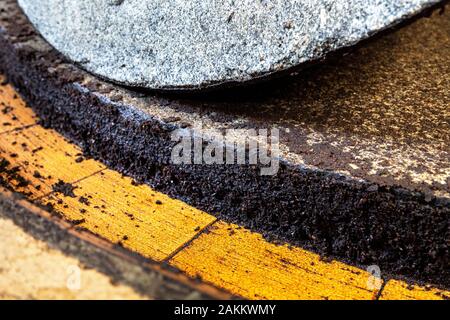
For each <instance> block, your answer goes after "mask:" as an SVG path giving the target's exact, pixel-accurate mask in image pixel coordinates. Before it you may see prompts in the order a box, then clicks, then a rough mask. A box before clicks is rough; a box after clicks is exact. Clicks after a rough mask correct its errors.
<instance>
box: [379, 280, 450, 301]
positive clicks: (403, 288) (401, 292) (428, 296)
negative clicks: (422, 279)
mask: <svg viewBox="0 0 450 320" xmlns="http://www.w3.org/2000/svg"><path fill="white" fill-rule="evenodd" d="M444 299H445V300H449V299H450V292H449V291H445V290H439V289H436V288H433V287H431V286H417V285H410V284H407V283H405V282H403V281H399V280H389V281H388V282H387V283H386V286H385V287H384V290H383V292H382V293H381V296H380V300H444Z"/></svg>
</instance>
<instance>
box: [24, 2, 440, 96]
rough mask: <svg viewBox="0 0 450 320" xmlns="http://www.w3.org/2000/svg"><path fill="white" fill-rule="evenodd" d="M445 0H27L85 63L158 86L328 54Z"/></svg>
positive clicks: (238, 76)
mask: <svg viewBox="0 0 450 320" xmlns="http://www.w3.org/2000/svg"><path fill="white" fill-rule="evenodd" d="M438 2H440V1H439V0H403V1H396V0H369V1H367V0H345V1H335V0H319V1H318V0H289V1H284V0H277V1H265V0H264V1H261V0H245V1H234V0H225V1H218V0H206V1H205V0H195V1H167V0H144V1H143V0H101V1H90V0H78V1H60V0H42V1H35V0H19V4H20V5H21V7H22V8H23V10H24V11H25V13H26V14H27V16H28V17H29V19H30V20H31V21H32V23H33V24H34V25H35V26H36V27H37V29H38V30H39V31H40V32H41V34H42V35H43V36H44V37H45V39H46V40H47V41H49V42H50V43H51V44H52V45H53V46H54V47H55V48H57V49H58V50H60V51H61V52H62V53H64V54H65V55H66V56H67V57H69V58H70V59H71V60H73V61H75V62H77V63H78V64H79V65H81V66H82V67H84V68H85V69H87V70H89V71H91V72H93V73H95V74H97V75H99V76H102V77H104V78H106V79H109V80H113V81H115V82H118V83H122V84H126V85H131V86H139V87H146V88H155V89H194V88H196V89H198V88H203V87H209V86H214V85H224V84H228V85H231V84H236V83H241V82H245V81H249V80H254V79H258V78H261V77H264V76H268V75H272V74H273V73H276V72H279V71H285V70H288V69H291V68H292V67H295V66H299V65H304V64H305V63H307V62H311V61H315V60H319V59H321V58H323V57H324V56H326V55H327V54H328V53H330V52H332V51H335V50H337V49H341V48H345V47H349V46H353V45H355V44H357V43H358V42H360V41H361V40H363V39H366V38H368V37H370V36H371V35H373V34H375V33H377V32H379V31H382V30H384V29H387V28H390V27H392V26H394V25H396V24H398V23H399V22H401V21H403V20H404V19H407V18H410V17H412V16H414V15H415V14H417V13H419V12H421V11H422V10H423V9H425V8H427V7H429V6H431V5H434V4H436V3H438Z"/></svg>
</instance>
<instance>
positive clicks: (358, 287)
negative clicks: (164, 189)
mask: <svg viewBox="0 0 450 320" xmlns="http://www.w3.org/2000/svg"><path fill="white" fill-rule="evenodd" d="M171 264H173V265H174V266H176V267H178V268H180V269H181V270H183V271H185V272H186V273H188V274H189V275H190V276H193V277H201V278H202V279H204V280H206V281H208V282H211V283H214V284H216V285H219V286H221V287H224V288H227V289H228V290H229V291H231V292H232V293H234V294H237V295H241V296H244V297H247V298H251V299H374V298H375V297H376V293H377V292H376V291H371V290H368V289H367V280H368V279H369V274H368V273H367V272H365V271H362V270H360V269H357V268H354V267H351V266H348V265H345V264H343V263H339V262H336V261H332V262H325V261H322V260H321V259H320V257H319V256H318V255H316V254H313V253H311V252H308V251H306V250H303V249H301V248H289V247H288V246H286V245H283V246H277V245H274V244H271V243H268V242H267V241H265V240H264V239H263V238H262V236H261V235H260V234H257V233H251V232H250V231H248V230H245V229H242V228H239V227H238V226H236V225H232V224H227V223H224V222H220V223H217V224H216V225H215V226H214V227H213V228H212V230H211V231H210V232H209V233H207V234H204V235H202V236H200V237H199V238H198V239H197V240H195V241H194V242H193V243H192V245H191V246H189V247H188V248H186V249H185V250H183V251H181V252H180V253H179V254H178V255H176V256H175V257H174V258H173V260H172V261H171Z"/></svg>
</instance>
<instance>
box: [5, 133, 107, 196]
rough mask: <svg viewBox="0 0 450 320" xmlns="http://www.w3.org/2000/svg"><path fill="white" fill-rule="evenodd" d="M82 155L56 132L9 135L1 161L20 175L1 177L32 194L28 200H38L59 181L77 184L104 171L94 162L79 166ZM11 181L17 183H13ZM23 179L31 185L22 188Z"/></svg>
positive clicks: (22, 190)
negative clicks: (79, 158)
mask: <svg viewBox="0 0 450 320" xmlns="http://www.w3.org/2000/svg"><path fill="white" fill-rule="evenodd" d="M80 152H81V150H80V149H79V148H77V147H76V146H74V145H73V144H71V143H69V142H67V141H66V140H65V139H64V138H62V137H61V136H60V135H59V134H57V133H56V132H55V131H53V130H48V129H44V128H42V127H41V126H33V127H31V128H27V129H24V130H21V131H12V132H7V133H4V134H2V135H1V143H0V157H1V158H3V159H6V160H7V161H8V162H10V163H11V164H10V166H9V169H12V168H14V167H18V168H17V174H14V175H12V176H11V175H7V174H6V173H2V176H3V177H4V178H6V179H9V180H10V183H11V184H13V185H15V186H16V190H17V191H20V192H26V193H29V197H30V198H31V199H35V198H37V197H40V196H43V195H46V194H48V193H49V192H51V191H52V186H53V185H54V184H55V183H57V182H58V181H59V180H63V181H64V182H75V181H77V180H79V179H82V178H84V177H86V176H89V175H91V174H94V173H96V172H98V171H99V170H103V169H105V166H104V165H102V164H101V163H100V162H98V161H94V160H86V161H83V162H81V163H78V162H76V159H77V155H79V154H81V153H80ZM12 177H13V178H16V179H13V180H11V178H12ZM18 177H20V178H21V179H20V180H19V179H17V178H18ZM23 179H24V180H26V181H28V184H27V185H26V186H23V182H24V181H23Z"/></svg>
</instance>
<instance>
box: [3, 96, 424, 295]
mask: <svg viewBox="0 0 450 320" xmlns="http://www.w3.org/2000/svg"><path fill="white" fill-rule="evenodd" d="M8 90H9V89H8ZM4 92H5V91H4V90H3V94H2V93H0V97H3V99H6V102H7V103H8V104H11V103H12V100H14V101H16V100H18V99H16V98H15V97H14V93H13V92H9V91H8V93H7V94H5V93H4ZM11 99H12V100H11ZM14 103H15V107H16V110H15V114H16V116H15V117H14V118H10V119H11V121H13V124H12V126H10V127H14V128H21V127H23V126H27V125H29V124H33V123H34V121H35V119H34V118H33V116H32V114H30V113H29V109H28V108H26V107H25V105H24V104H23V102H20V103H19V102H17V101H16V102H14ZM3 116H4V117H8V115H7V114H4V115H3ZM1 119H6V118H1ZM79 153H80V150H79V149H78V148H77V147H76V146H74V145H72V144H70V143H69V142H67V141H66V140H65V139H64V138H63V137H62V136H60V135H59V134H58V133H56V132H55V131H53V130H47V129H44V128H42V127H40V126H39V125H36V126H33V127H30V128H27V129H23V130H21V131H14V130H12V131H11V130H6V131H3V132H2V133H1V136H0V158H4V159H7V160H8V161H9V162H10V165H9V166H8V169H12V168H13V167H18V170H17V175H18V176H20V177H22V178H25V179H27V180H29V181H30V184H28V185H27V186H21V187H20V186H18V183H19V182H18V181H16V180H14V179H13V178H12V177H11V174H10V173H5V172H3V173H0V175H1V177H3V178H4V179H6V180H7V181H8V182H9V184H10V187H13V188H15V190H16V191H21V192H26V193H28V195H29V198H30V199H35V200H36V199H37V201H40V202H41V203H42V204H47V203H50V204H52V205H53V206H54V208H55V209H56V210H57V211H58V212H60V214H61V217H62V218H63V219H64V220H66V221H71V222H73V223H75V224H76V225H78V226H79V227H83V228H86V229H87V230H89V231H91V232H92V233H94V234H96V235H97V236H99V237H101V238H104V239H107V240H109V241H111V242H113V243H118V244H121V245H123V246H124V247H125V248H128V249H129V250H131V251H134V252H137V253H139V254H141V255H143V256H145V257H148V258H151V259H153V260H157V261H162V260H165V259H168V257H172V258H171V260H170V261H169V263H170V264H172V265H173V266H176V267H178V268H180V269H181V270H182V271H184V272H185V273H187V274H188V275H190V276H191V277H198V276H200V277H201V278H203V279H204V280H205V281H208V282H210V283H212V284H213V285H215V286H217V287H220V288H224V289H226V290H228V291H230V292H232V293H234V294H237V295H240V296H242V297H245V298H252V299H255V298H263V299H373V298H374V297H375V296H376V294H377V292H376V291H373V290H368V289H367V280H368V276H369V275H368V274H367V272H365V271H364V270H361V269H358V268H355V267H351V266H348V265H345V264H343V263H340V262H336V261H332V262H326V261H322V260H320V258H319V256H318V255H316V254H313V253H311V252H308V251H306V250H303V249H301V248H289V247H287V246H277V245H274V244H272V243H269V242H267V241H265V240H264V239H263V238H262V236H261V235H259V234H256V233H251V232H250V231H248V230H244V229H241V228H239V227H238V226H235V225H232V224H227V223H225V222H214V221H215V218H214V217H213V216H211V215H209V214H207V213H205V212H201V211H199V210H197V209H195V208H192V207H190V206H188V205H186V204H184V203H182V202H180V201H177V200H173V199H170V198H169V197H167V196H165V195H163V194H161V193H159V192H156V191H154V190H152V189H151V188H150V187H148V186H134V185H133V183H132V181H131V180H130V179H128V178H123V177H122V176H121V175H119V174H118V173H116V172H114V171H111V170H108V169H105V167H104V166H103V165H102V164H101V163H99V162H97V161H94V160H84V161H81V162H80V161H76V159H77V158H78V157H79ZM60 179H61V180H63V181H64V182H71V183H73V185H74V187H75V189H74V197H73V198H72V197H70V196H64V195H62V194H60V193H51V194H50V195H47V196H44V195H46V194H48V193H50V192H51V191H52V185H53V184H54V183H56V182H57V181H58V180H60ZM203 230H207V231H205V232H202V231H203ZM392 285H393V284H391V283H388V284H387V286H386V289H385V292H383V297H384V298H386V297H387V298H389V297H394V298H395V295H393V294H392V293H391V291H392V290H394V289H392V288H391V286H392ZM395 290H396V291H392V292H397V294H398V292H400V291H399V290H400V289H398V288H397V289H395ZM422 293H423V292H422V291H417V292H416V291H414V292H413V293H411V292H409V294H410V296H411V297H413V298H414V297H417V298H421V297H422ZM398 296H399V295H398Z"/></svg>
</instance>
